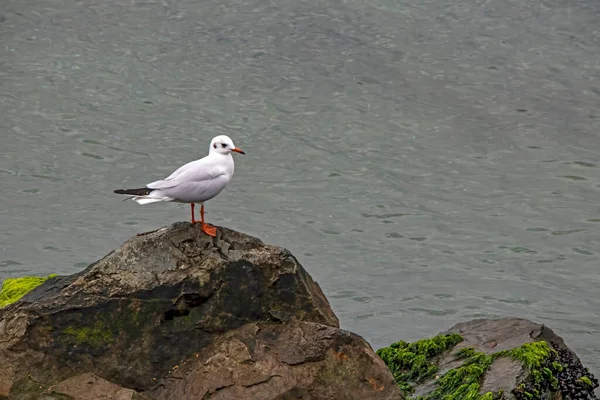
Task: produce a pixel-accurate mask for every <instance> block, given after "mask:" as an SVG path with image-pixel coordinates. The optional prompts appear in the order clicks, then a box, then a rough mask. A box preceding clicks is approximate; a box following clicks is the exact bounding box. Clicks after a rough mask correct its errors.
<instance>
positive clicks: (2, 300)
mask: <svg viewBox="0 0 600 400" xmlns="http://www.w3.org/2000/svg"><path fill="white" fill-rule="evenodd" d="M55 276H56V275H50V276H48V277H45V278H44V277H39V276H23V277H21V278H8V279H6V280H4V283H3V284H2V290H0V308H2V307H6V306H7V305H9V304H12V303H14V302H15V301H17V300H19V299H20V298H21V297H23V296H25V295H26V294H27V293H29V292H31V291H32V290H33V289H35V288H36V287H38V286H39V285H41V284H42V283H44V282H45V281H46V280H48V279H50V278H52V277H55Z"/></svg>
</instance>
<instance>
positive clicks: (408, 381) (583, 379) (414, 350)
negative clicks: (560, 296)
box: [377, 335, 598, 400]
mask: <svg viewBox="0 0 600 400" xmlns="http://www.w3.org/2000/svg"><path fill="white" fill-rule="evenodd" d="M460 341H462V338H461V337H460V336H458V335H438V336H436V337H435V338H432V339H424V340H420V341H418V342H415V343H406V342H398V343H394V344H393V345H391V346H390V347H386V348H383V349H380V350H378V351H377V354H378V355H379V356H380V357H381V358H382V359H383V361H384V362H385V363H386V364H387V365H388V367H389V368H390V370H391V371H392V373H393V374H394V377H395V379H396V382H397V383H398V385H399V386H400V388H401V389H402V390H403V391H405V392H406V394H410V393H413V392H414V388H415V385H418V384H419V383H422V382H425V381H426V380H427V379H428V378H431V377H432V376H433V375H434V374H435V373H436V372H437V366H436V365H435V364H434V362H435V361H438V360H434V357H435V356H437V355H440V354H441V353H443V352H444V351H446V350H449V349H451V348H452V347H454V346H455V345H456V344H457V343H459V342H460ZM563 352H564V351H563ZM568 354H570V353H564V355H562V356H560V354H559V351H557V350H556V349H554V348H553V347H552V346H551V345H549V344H548V343H547V342H545V341H538V342H532V343H525V344H523V345H522V346H519V347H516V348H514V349H511V350H506V351H501V352H497V353H494V354H491V355H486V354H485V353H482V352H478V351H475V350H474V349H473V348H470V347H467V348H463V349H461V350H460V351H458V352H457V353H456V359H457V360H460V359H462V360H464V362H463V363H462V364H461V365H460V366H459V367H457V368H454V369H451V370H449V371H447V372H446V373H445V374H443V375H442V376H441V377H436V384H435V388H434V389H433V390H432V391H431V392H430V393H428V394H427V395H424V396H418V397H413V398H412V399H413V400H498V399H502V398H504V396H503V393H502V391H499V392H497V393H492V392H487V393H483V394H482V393H480V389H481V384H482V382H483V380H484V378H485V374H486V372H487V371H488V369H489V368H490V366H491V365H492V363H493V362H494V361H495V360H496V359H498V358H502V357H509V358H511V359H513V360H516V361H519V362H520V363H521V364H522V366H523V368H525V369H526V370H527V371H528V372H529V378H528V379H527V381H524V382H520V383H519V384H518V385H517V387H516V388H515V389H513V390H512V394H513V395H514V396H515V397H516V398H517V399H528V400H538V399H543V398H547V395H548V394H549V393H557V392H561V393H562V394H565V395H566V394H568V393H569V392H568V390H567V389H568V388H572V386H573V385H572V384H571V385H568V387H567V385H565V382H566V381H567V380H568V377H566V375H565V372H566V368H567V366H566V365H563V362H564V363H565V364H573V360H572V359H570V358H569V356H568ZM569 368H570V369H572V370H576V371H578V372H576V374H577V376H580V377H579V378H578V381H577V385H578V386H579V387H580V388H583V389H582V391H583V394H584V395H587V393H588V392H589V393H593V390H594V388H595V387H597V386H598V383H597V380H595V378H593V376H592V375H591V374H589V371H587V369H583V367H581V366H577V365H575V366H573V365H570V366H569ZM579 370H581V371H579ZM588 375H589V376H588ZM590 377H591V378H590ZM578 390H579V389H578ZM568 398H570V397H568ZM581 398H583V399H585V398H588V397H581Z"/></svg>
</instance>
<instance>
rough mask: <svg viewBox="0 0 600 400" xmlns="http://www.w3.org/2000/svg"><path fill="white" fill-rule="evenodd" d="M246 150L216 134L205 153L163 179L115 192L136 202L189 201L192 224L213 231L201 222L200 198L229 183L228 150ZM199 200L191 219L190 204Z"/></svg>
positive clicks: (214, 231) (209, 196)
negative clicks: (197, 212) (198, 211)
mask: <svg viewBox="0 0 600 400" xmlns="http://www.w3.org/2000/svg"><path fill="white" fill-rule="evenodd" d="M232 151H235V152H236V153H240V154H246V153H244V152H243V151H242V150H241V149H239V148H237V147H235V145H234V144H233V141H232V140H231V139H230V138H229V136H225V135H220V136H216V137H215V138H213V140H212V141H211V142H210V148H209V150H208V155H207V156H206V157H204V158H201V159H199V160H196V161H192V162H189V163H187V164H185V165H183V166H181V167H179V168H178V169H177V170H176V171H175V172H173V173H172V174H171V175H169V176H168V177H166V178H165V179H163V180H160V181H156V182H152V183H149V184H147V185H146V187H144V188H140V189H118V190H115V193H118V194H129V195H133V197H132V200H133V201H136V202H137V203H138V204H150V203H156V202H159V201H175V202H178V203H190V205H191V208H192V224H195V223H197V222H200V223H201V224H202V230H203V231H204V232H205V233H206V234H208V235H210V236H216V235H217V228H216V227H214V226H211V225H209V224H207V223H205V222H204V202H205V201H207V200H210V199H212V198H213V197H215V196H216V195H218V194H219V193H221V191H222V190H223V189H225V186H227V184H228V183H229V181H230V180H231V178H232V177H233V171H234V169H235V166H234V163H233V157H232V156H231V152H232ZM196 203H198V204H201V205H202V207H201V208H200V217H201V220H200V221H196V220H195V219H194V206H195V205H196Z"/></svg>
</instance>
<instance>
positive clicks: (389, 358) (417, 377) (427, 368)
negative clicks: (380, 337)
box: [377, 334, 463, 393]
mask: <svg viewBox="0 0 600 400" xmlns="http://www.w3.org/2000/svg"><path fill="white" fill-rule="evenodd" d="M462 340H463V339H462V337H461V336H460V335H457V334H449V335H437V336H435V337H433V338H430V339H421V340H419V341H417V342H413V343H407V342H404V341H399V342H396V343H393V344H392V345H390V346H389V347H385V348H383V349H379V350H377V355H378V356H379V357H381V359H382V360H383V361H384V362H385V364H386V365H387V366H388V368H389V369H390V370H391V371H392V374H394V379H395V380H396V382H397V383H398V385H399V386H400V389H402V390H403V391H405V392H407V393H411V392H412V391H413V386H414V385H415V384H418V383H420V382H422V381H424V380H425V379H427V378H429V377H431V376H432V375H433V374H435V373H436V372H437V366H436V365H435V364H434V363H432V362H431V361H432V359H433V358H434V357H436V356H438V355H440V354H442V353H443V352H444V351H446V350H448V349H451V348H452V347H454V346H455V345H456V344H457V343H460V342H461V341H462Z"/></svg>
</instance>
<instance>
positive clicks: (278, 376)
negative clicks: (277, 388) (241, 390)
mask: <svg viewBox="0 0 600 400" xmlns="http://www.w3.org/2000/svg"><path fill="white" fill-rule="evenodd" d="M273 378H281V375H269V376H266V377H265V378H264V379H262V380H259V381H256V382H252V383H250V384H248V385H244V387H247V388H250V387H253V386H258V385H262V384H263V383H269V382H271V380H272V379H273Z"/></svg>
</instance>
